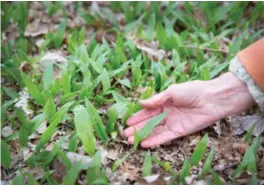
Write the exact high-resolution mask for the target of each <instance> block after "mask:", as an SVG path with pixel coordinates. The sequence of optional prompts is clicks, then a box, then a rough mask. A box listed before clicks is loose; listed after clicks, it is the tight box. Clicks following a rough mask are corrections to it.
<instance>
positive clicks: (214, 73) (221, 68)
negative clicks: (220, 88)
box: [210, 62, 229, 79]
mask: <svg viewBox="0 0 264 185" xmlns="http://www.w3.org/2000/svg"><path fill="white" fill-rule="evenodd" d="M228 65H229V62H224V63H222V64H219V65H217V66H216V67H215V68H214V69H213V70H211V71H210V79H212V78H214V77H216V76H217V75H218V74H219V73H221V72H222V71H224V70H225V69H226V68H227V67H228Z"/></svg>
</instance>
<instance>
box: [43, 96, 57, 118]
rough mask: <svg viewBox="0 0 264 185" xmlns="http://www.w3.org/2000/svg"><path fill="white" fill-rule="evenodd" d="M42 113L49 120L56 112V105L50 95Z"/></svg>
mask: <svg viewBox="0 0 264 185" xmlns="http://www.w3.org/2000/svg"><path fill="white" fill-rule="evenodd" d="M44 113H45V116H46V118H47V120H48V121H49V122H51V121H52V118H53V117H54V115H55V114H56V105H55V103H54V100H53V98H52V97H50V98H49V99H48V101H47V103H46V105H45V107H44Z"/></svg>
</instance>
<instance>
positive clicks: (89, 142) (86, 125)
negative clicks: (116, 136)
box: [74, 105, 96, 156]
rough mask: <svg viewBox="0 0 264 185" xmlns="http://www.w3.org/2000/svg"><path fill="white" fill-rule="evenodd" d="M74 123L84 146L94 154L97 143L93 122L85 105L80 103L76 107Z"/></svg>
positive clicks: (89, 152)
mask: <svg viewBox="0 0 264 185" xmlns="http://www.w3.org/2000/svg"><path fill="white" fill-rule="evenodd" d="M74 123H75V127H76V132H77V135H78V136H79V138H80V140H81V142H82V145H83V148H84V149H85V151H86V152H87V153H88V154H89V155H90V156H92V155H93V154H94V152H95V145H96V143H95V137H94V134H93V123H92V119H91V117H90V116H89V114H88V112H87V110H86V109H85V107H84V106H82V105H78V106H76V107H75V108H74Z"/></svg>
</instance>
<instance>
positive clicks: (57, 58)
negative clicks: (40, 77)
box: [39, 51, 67, 79]
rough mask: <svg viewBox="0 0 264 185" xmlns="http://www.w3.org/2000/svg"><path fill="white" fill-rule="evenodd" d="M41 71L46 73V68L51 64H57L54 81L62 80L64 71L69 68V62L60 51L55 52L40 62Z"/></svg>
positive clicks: (45, 56)
mask: <svg viewBox="0 0 264 185" xmlns="http://www.w3.org/2000/svg"><path fill="white" fill-rule="evenodd" d="M39 64H40V70H41V71H42V72H44V71H45V69H46V67H48V66H49V65H50V64H55V65H53V66H54V73H53V79H56V78H60V77H61V76H62V70H63V69H64V68H66V66H67V60H66V58H64V57H63V55H62V53H61V52H60V51H54V52H49V53H46V54H45V55H44V56H43V57H42V58H41V59H40V61H39Z"/></svg>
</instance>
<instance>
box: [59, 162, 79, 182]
mask: <svg viewBox="0 0 264 185" xmlns="http://www.w3.org/2000/svg"><path fill="white" fill-rule="evenodd" d="M81 170H82V164H81V163H80V162H77V163H75V164H73V165H72V167H71V169H70V170H69V171H68V173H67V174H66V175H65V177H64V178H63V182H62V184H63V185H73V184H75V182H76V180H77V177H78V175H79V173H80V171H81Z"/></svg>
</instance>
